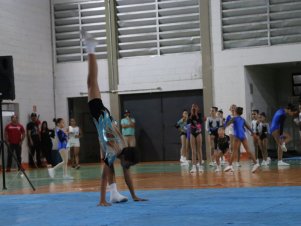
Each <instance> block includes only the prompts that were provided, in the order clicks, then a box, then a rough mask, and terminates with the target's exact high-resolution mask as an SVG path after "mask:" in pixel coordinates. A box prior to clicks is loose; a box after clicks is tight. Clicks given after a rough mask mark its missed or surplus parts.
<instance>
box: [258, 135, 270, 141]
mask: <svg viewBox="0 0 301 226" xmlns="http://www.w3.org/2000/svg"><path fill="white" fill-rule="evenodd" d="M266 138H268V136H267V135H266V134H261V135H260V136H259V139H260V140H264V139H266Z"/></svg>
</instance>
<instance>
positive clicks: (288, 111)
mask: <svg viewBox="0 0 301 226" xmlns="http://www.w3.org/2000/svg"><path fill="white" fill-rule="evenodd" d="M229 111H230V114H229V115H228V116H227V117H226V119H225V118H224V117H223V111H222V110H221V109H220V110H218V108H217V107H211V109H210V114H209V116H208V117H206V118H205V117H204V118H202V116H201V115H200V113H199V108H198V107H197V105H195V104H193V105H192V107H191V112H190V113H188V111H186V110H184V112H183V114H182V118H181V119H180V120H179V121H178V122H177V123H176V127H177V128H178V130H179V132H180V139H181V158H180V162H181V164H183V165H189V161H188V156H189V147H190V149H191V164H192V167H191V170H190V172H191V173H195V172H196V171H200V172H202V171H203V170H204V168H203V166H202V163H203V158H202V136H201V133H202V132H203V131H202V124H205V132H206V138H207V142H208V144H209V147H210V150H211V154H210V156H207V160H209V161H208V162H209V166H212V167H214V166H216V171H217V172H219V171H221V166H220V160H221V164H226V162H225V161H224V158H223V155H224V154H225V153H226V152H227V151H228V150H229V152H230V153H231V158H230V159H229V163H228V166H227V167H226V168H225V169H224V171H229V170H231V171H233V170H234V168H233V167H232V162H233V161H234V160H235V161H236V162H235V163H234V164H235V166H237V167H240V166H241V165H240V146H241V145H243V147H244V149H245V150H246V152H248V154H249V157H250V158H251V159H252V160H253V165H254V166H253V168H252V172H255V171H256V170H257V169H258V167H259V166H260V163H259V151H261V155H262V162H261V166H263V167H266V166H268V165H269V164H270V162H271V158H269V156H268V137H269V136H270V137H273V138H274V140H275V142H276V144H277V152H278V162H277V165H278V166H289V164H288V163H286V162H284V161H283V160H282V155H283V152H285V151H287V149H286V143H288V142H289V141H290V140H291V136H290V135H289V134H288V133H286V132H284V131H283V126H284V121H285V118H286V116H293V117H297V116H298V110H297V108H296V107H295V106H293V105H291V104H289V105H288V106H287V107H285V108H280V109H278V110H277V111H276V112H275V114H274V116H273V118H272V120H271V123H270V124H269V123H268V122H267V118H266V114H265V113H264V112H260V111H259V110H252V112H251V113H252V119H251V122H250V123H248V122H247V121H246V120H245V119H244V118H242V116H241V115H242V114H243V108H241V107H237V106H236V105H234V104H233V105H231V106H230V109H229ZM295 121H298V122H297V124H298V123H299V124H298V125H300V124H301V123H300V121H301V119H296V120H295ZM270 125H271V126H270ZM300 128H301V127H300ZM246 131H249V133H250V134H251V136H252V140H253V144H254V149H255V150H254V151H252V152H251V151H250V148H249V145H248V141H247V136H246ZM196 154H197V157H198V159H197V161H196Z"/></svg>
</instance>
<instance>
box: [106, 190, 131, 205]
mask: <svg viewBox="0 0 301 226" xmlns="http://www.w3.org/2000/svg"><path fill="white" fill-rule="evenodd" d="M127 201H128V198H127V197H126V196H124V195H122V194H120V193H119V192H114V193H112V194H111V195H110V202H111V203H120V202H127Z"/></svg>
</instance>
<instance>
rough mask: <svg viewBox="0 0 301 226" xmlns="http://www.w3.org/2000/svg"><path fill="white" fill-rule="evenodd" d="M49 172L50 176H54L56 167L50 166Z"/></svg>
mask: <svg viewBox="0 0 301 226" xmlns="http://www.w3.org/2000/svg"><path fill="white" fill-rule="evenodd" d="M48 174H49V177H51V178H54V174H55V171H54V169H53V168H49V169H48Z"/></svg>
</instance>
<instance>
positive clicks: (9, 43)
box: [0, 0, 54, 162]
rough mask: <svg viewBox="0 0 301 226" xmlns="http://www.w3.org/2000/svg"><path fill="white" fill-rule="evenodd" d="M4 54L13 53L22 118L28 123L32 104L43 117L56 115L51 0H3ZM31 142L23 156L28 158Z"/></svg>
mask: <svg viewBox="0 0 301 226" xmlns="http://www.w3.org/2000/svg"><path fill="white" fill-rule="evenodd" d="M0 20H1V23H0V31H1V35H0V43H1V45H0V55H1V56H4V55H12V56H13V59H14V75H15V90H16V99H15V101H14V102H15V103H19V118H20V122H21V123H22V124H23V125H24V126H26V123H27V122H28V114H29V113H30V112H31V111H32V105H34V104H35V105H37V107H38V112H39V114H40V115H41V120H47V121H49V122H50V121H51V120H52V118H53V115H54V103H53V79H52V74H53V71H52V47H51V23H50V3H49V1H48V0H26V1H23V0H14V1H7V0H0ZM27 153H28V150H27V145H26V144H24V145H23V152H22V159H23V162H28V154H27Z"/></svg>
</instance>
